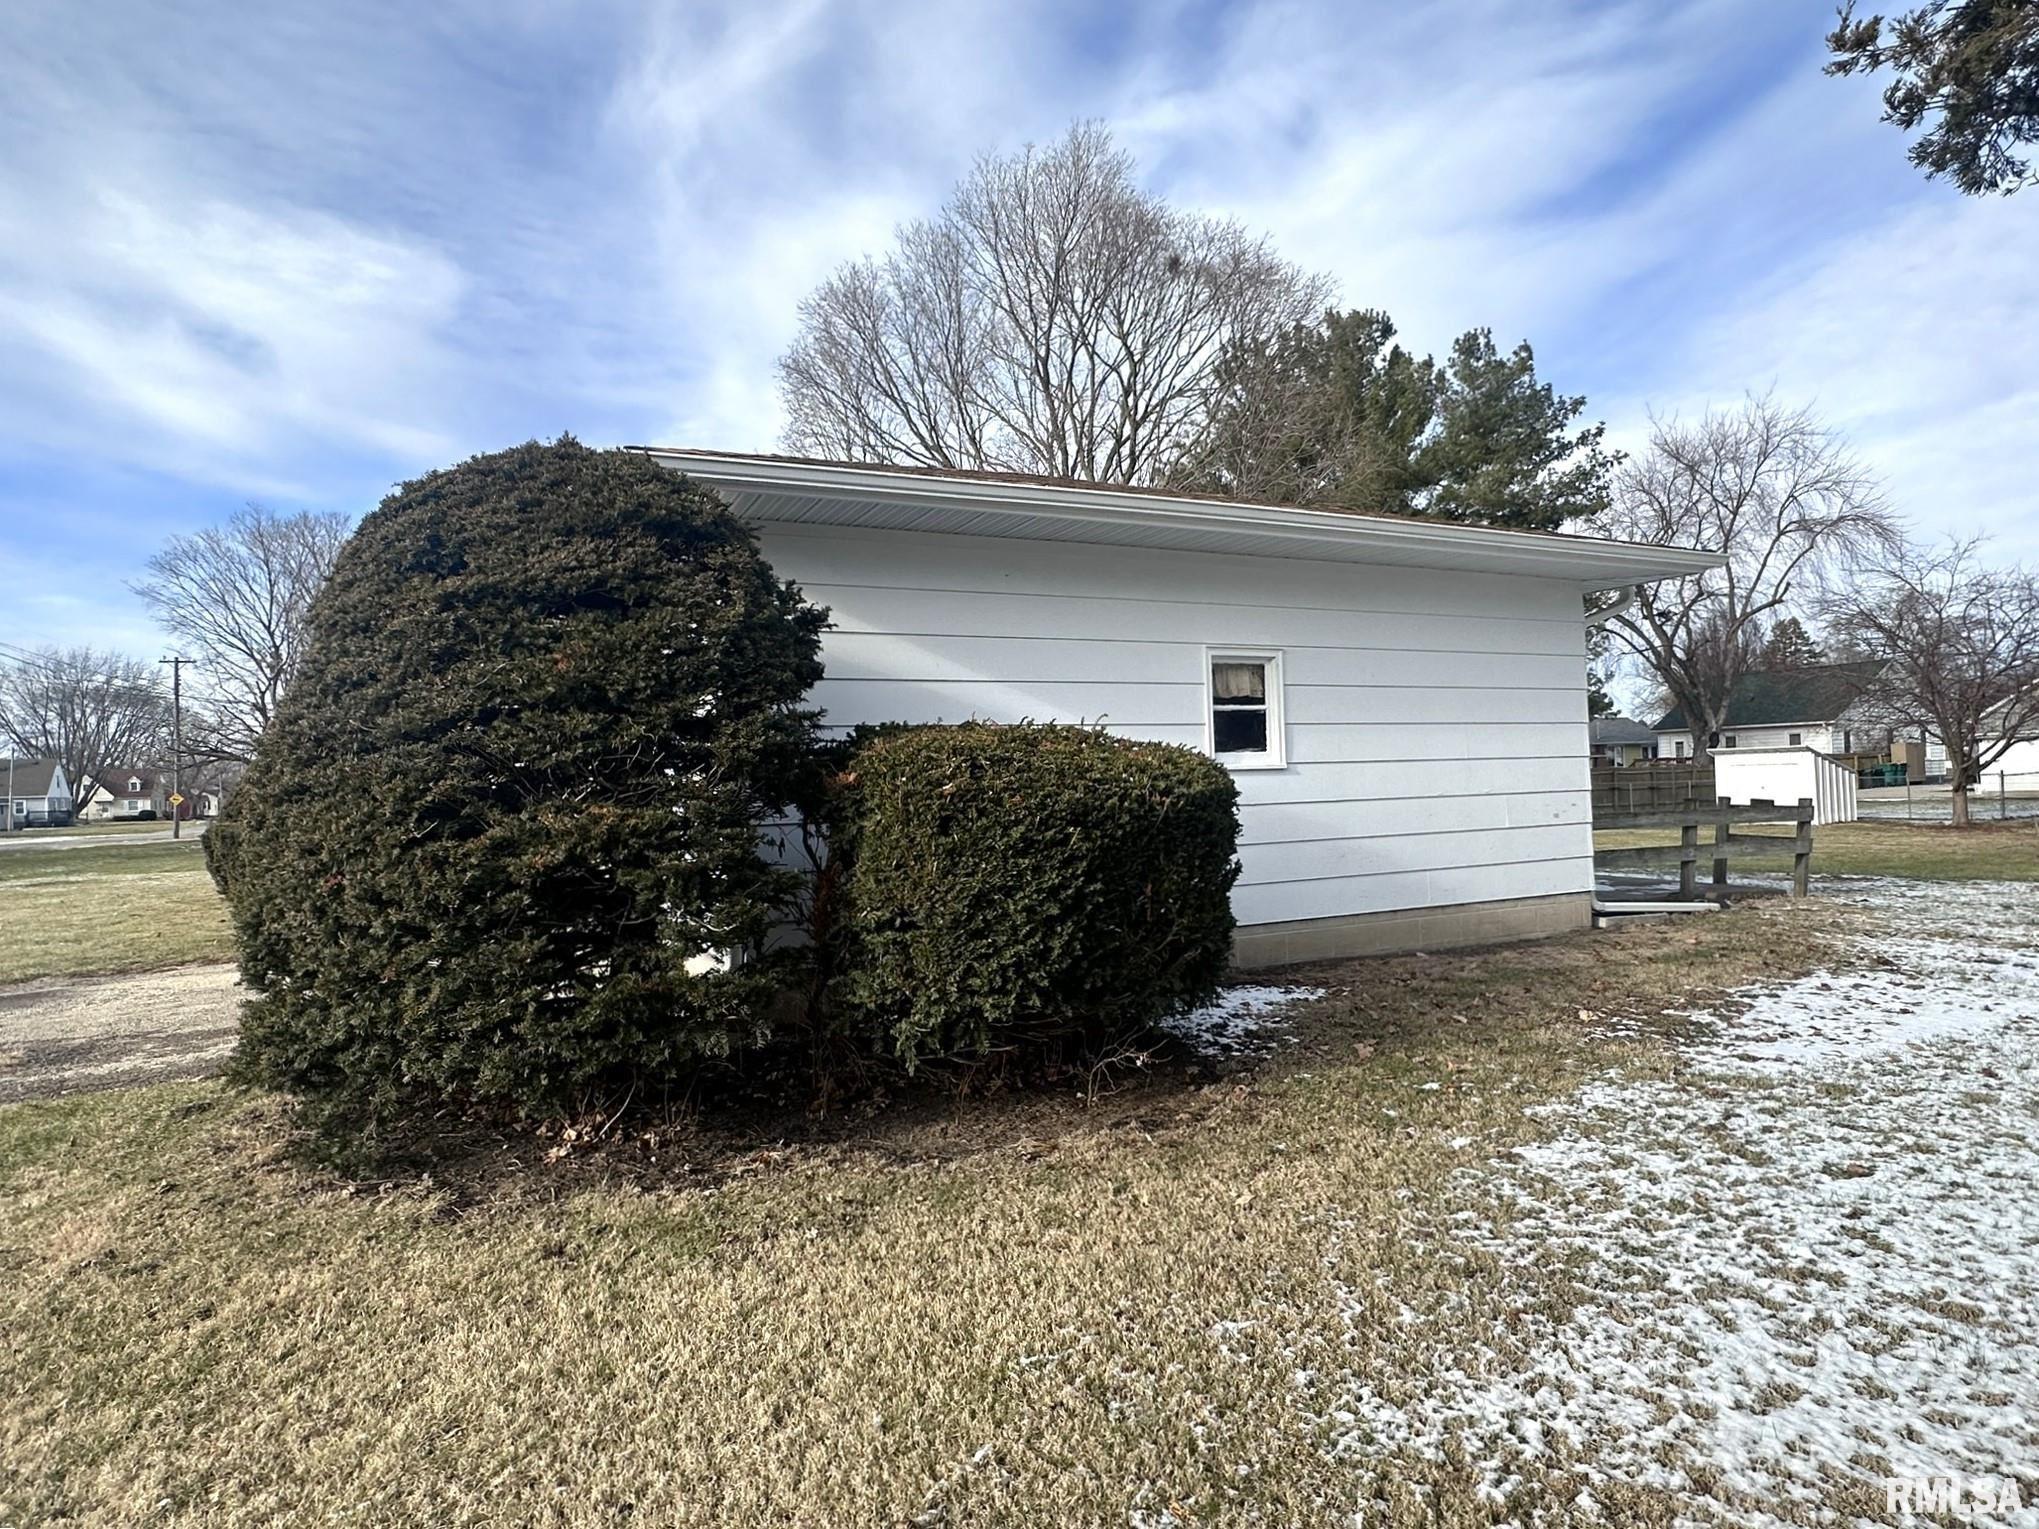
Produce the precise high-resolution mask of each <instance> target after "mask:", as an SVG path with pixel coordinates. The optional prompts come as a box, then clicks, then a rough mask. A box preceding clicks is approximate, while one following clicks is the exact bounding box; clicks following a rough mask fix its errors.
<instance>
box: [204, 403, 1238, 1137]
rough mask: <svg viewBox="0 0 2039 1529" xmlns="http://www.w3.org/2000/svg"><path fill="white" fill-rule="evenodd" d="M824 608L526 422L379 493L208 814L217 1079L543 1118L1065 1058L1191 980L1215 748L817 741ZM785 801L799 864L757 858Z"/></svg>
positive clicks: (1224, 909)
mask: <svg viewBox="0 0 2039 1529" xmlns="http://www.w3.org/2000/svg"><path fill="white" fill-rule="evenodd" d="M826 620H827V613H826V612H825V611H824V610H822V609H820V608H819V607H816V606H814V605H812V604H810V603H808V602H807V601H806V600H805V599H803V598H802V597H801V595H800V592H799V590H798V589H797V588H795V587H794V586H793V585H791V584H789V583H787V582H785V581H783V580H780V579H778V578H777V577H776V576H775V575H774V574H773V573H772V570H771V569H770V567H769V565H768V564H767V563H766V561H765V559H764V557H763V556H762V554H761V552H760V551H759V549H758V546H757V544H756V541H755V538H754V537H753V536H752V534H751V533H750V531H749V530H748V529H747V528H746V527H745V526H744V525H743V524H742V523H741V522H739V521H738V520H736V519H735V518H734V517H733V516H731V515H730V514H729V513H728V512H727V510H726V509H725V508H724V507H723V506H722V505H721V503H720V502H719V501H718V500H717V499H716V498H715V497H714V495H712V494H711V493H709V492H708V491H706V490H705V489H703V488H702V487H700V486H699V485H697V484H694V483H692V482H690V481H689V480H687V479H686V478H684V477H682V476H680V475H679V474H676V473H673V472H671V471H669V470H667V469H664V468H662V467H659V466H658V465H656V464H655V463H653V462H651V461H649V460H648V459H646V458H643V457H640V456H636V455H632V454H625V453H618V452H600V451H593V450H590V449H588V448H586V447H582V446H580V445H579V444H577V443H575V442H572V441H570V440H563V441H561V442H559V443H557V444H554V445H551V446H540V445H537V444H535V443H534V444H531V445H526V446H523V447H519V448H517V449H515V450H512V451H508V452H503V453H499V454H497V455H495V456H491V457H481V458H476V459H475V460H473V461H470V462H468V463H466V464H464V465H462V466H461V467H458V468H454V469H451V470H449V471H445V472H440V473H434V474H432V475H430V476H428V477H426V478H423V479H420V480H418V481H417V482H415V483H411V484H408V485H405V486H404V487H403V488H402V489H400V490H399V491H398V492H396V493H395V494H393V495H391V496H390V498H389V499H387V500H385V501H384V503H383V504H382V506H381V507H380V508H379V509H377V510H376V511H375V512H374V513H373V514H372V515H370V516H369V517H368V518H367V520H365V521H364V522H363V524H362V526H361V528H360V530H359V531H357V532H356V534H355V536H354V538H353V540H352V541H351V542H350V543H349V544H348V546H347V548H346V550H345V552H344V553H343V554H342V556H341V558H340V560H339V564H338V567H337V568H336V569H335V572H334V575H333V578H332V580H331V582H330V584H329V585H328V586H327V588H326V590H325V591H324V593H323V594H322V595H321V596H320V598H319V600H318V602H317V605H316V607H315V610H314V612H313V617H312V634H311V641H310V645H309V651H308V655H307V658H306V660H305V663H304V666H303V668H302V670H301V671H300V674H299V677H298V679H297V680H296V682H295V684H294V685H293V687H292V689H291V691H290V693H289V695H288V697H287V698H286V701H285V704H284V706H283V708H282V711H281V714H280V715H279V717H278V719H277V721H276V723H275V725H274V726H273V727H272V729H271V730H270V732H269V733H268V735H266V736H265V738H264V739H263V741H262V744H261V746H260V749H259V750H258V757H257V758H256V760H255V762H254V764H253V766H252V767H251V769H250V770H249V772H248V775H247V777H246V779H245V780H244V781H243V782H242V783H241V785H240V787H239V789H238V790H237V791H236V793H235V794H234V795H233V797H232V798H230V800H229V802H228V805H227V808H226V810H225V812H224V813H223V814H222V816H221V818H220V820H219V822H218V823H217V824H216V825H215V827H214V828H213V830H212V831H211V832H210V833H209V834H208V835H207V837H206V841H205V842H206V853H207V857H208V860H209V863H210V864H211V866H212V869H213V873H214V875H215V877H216V878H217V879H218V881H219V883H220V885H221V887H222V889H223V890H224V891H225V893H226V895H227V897H228V900H229V904H230V906H231V909H232V912H233V917H234V923H235V929H236V934H237V939H238V944H239V949H240V956H241V969H242V976H243V980H244V981H245V982H246V983H247V985H248V987H249V988H250V989H251V991H252V992H253V993H254V995H255V996H254V998H253V999H252V1000H251V1002H250V1003H249V1005H248V1006H247V1010H246V1013H245V1016H244V1020H243V1029H242V1042H241V1047H240V1050H239V1053H238V1057H237V1069H238V1071H239V1072H240V1074H241V1075H242V1076H243V1077H244V1078H247V1079H249V1080H251V1081H254V1082H257V1083H260V1084H264V1085H268V1086H273V1087H279V1088H284V1089H288V1090H290V1091H292V1092H295V1093H297V1094H300V1095H302V1096H304V1097H305V1098H306V1099H307V1101H308V1102H310V1103H312V1104H313V1105H314V1106H316V1107H317V1108H318V1109H320V1110H321V1111H322V1112H323V1113H324V1114H325V1115H326V1116H327V1118H328V1119H329V1120H330V1121H332V1122H335V1123H345V1122H351V1123H359V1122H374V1121H387V1120H392V1119H395V1118H399V1117H401V1116H402V1115H403V1114H404V1113H406V1112H407V1111H410V1110H413V1109H417V1108H423V1107H431V1108H436V1107H440V1106H442V1105H443V1104H445V1103H447V1102H452V1103H455V1104H471V1105H482V1106H493V1107H498V1108H503V1107H507V1108H510V1109H513V1110H516V1111H520V1112H524V1113H527V1114H559V1113H565V1112H572V1111H575V1110H578V1109H583V1108H588V1107H592V1106H594V1105H597V1104H600V1103H602V1102H605V1101H610V1100H614V1099H616V1098H619V1097H622V1096H624V1095H626V1094H628V1095H631V1096H635V1097H643V1098H655V1097H659V1096H660V1095H662V1094H664V1093H665V1092H667V1091H668V1090H671V1089H673V1088H675V1087H680V1086H685V1085H686V1084H688V1083H690V1082H691V1081H692V1080H694V1079H695V1078H697V1077H698V1076H699V1075H700V1074H701V1073H702V1072H703V1070H704V1069H716V1068H723V1067H728V1066H735V1065H741V1064H742V1063H743V1061H744V1059H745V1058H746V1057H748V1056H751V1055H754V1054H757V1053H760V1052H762V1051H766V1050H769V1049H771V1048H775V1047H779V1048H784V1047H791V1046H801V1047H803V1048H804V1049H805V1051H806V1053H807V1054H808V1055H809V1056H810V1057H812V1058H814V1059H816V1060H817V1061H818V1062H819V1063H820V1064H821V1065H822V1066H823V1067H824V1068H830V1067H840V1066H855V1067H859V1068H862V1067H869V1066H873V1065H877V1066H884V1067H898V1068H906V1069H912V1068H917V1067H921V1066H924V1065H928V1064H933V1063H944V1064H948V1063H964V1064H970V1065H981V1064H984V1063H986V1062H991V1061H999V1060H1010V1059H1029V1058H1040V1057H1049V1056H1056V1055H1067V1054H1073V1053H1079V1052H1082V1051H1085V1050H1087V1049H1090V1048H1093V1047H1095V1046H1097V1045H1099V1044H1102V1043H1103V1042H1105V1041H1107V1040H1110V1039H1113V1038H1116V1037H1120V1036H1127V1035H1136V1034H1138V1033H1140V1032H1142V1031H1144V1030H1146V1029H1148V1028H1150V1027H1151V1026H1152V1025H1153V1024H1154V1022H1155V1021H1157V1020H1159V1019H1160V1018H1162V1017H1164V1016H1166V1015H1167V1014H1169V1013H1171V1012H1174V1011H1176V1010H1178V1009H1181V1008H1184V1007H1188V1006H1193V1005H1195V1004H1196V1003H1199V1002H1202V1001H1204V1000H1206V999H1207V998H1208V997H1209V996H1210V995H1211V994H1212V992H1213V991H1214V990H1215V988H1216V985H1217V982H1218V979H1219V977H1220V975H1221V974H1222V972H1223V970H1224V967H1225V964H1226V960H1227V958H1228V955H1229V950H1230V941H1231V934H1232V916H1231V911H1230V899H1229V894H1230V890H1231V886H1232V882H1233V880H1234V878H1235V877H1236V875H1237V867H1236V865H1235V863H1234V853H1235V847H1236V841H1237V837H1238V823H1237V815H1236V805H1235V801H1236V793H1235V791H1234V788H1233V786H1232V782H1231V780H1230V777H1229V776H1228V775H1227V773H1226V772H1225V771H1224V770H1223V769H1221V768H1220V767H1219V766H1217V765H1216V764H1214V763H1213V762H1211V761H1210V760H1208V759H1206V758H1204V757H1203V756H1201V755H1199V754H1196V753H1194V752H1192V751H1190V750H1186V749H1180V748H1173V747H1168V746H1163V745H1157V744H1148V743H1137V742H1128V741H1124V740H1116V739H1112V738H1109V737H1106V736H1104V735H1103V734H1101V733H1098V732H1095V731H1091V730H1086V729H1080V728H1070V727H1056V726H1025V727H997V726H991V725H988V724H973V725H968V726H962V727H954V728H918V729H883V730H878V731H877V732H876V733H875V734H873V735H868V736H860V737H859V738H857V739H855V740H852V741H850V742H847V743H844V742H836V743H825V742H823V741H822V739H821V738H820V736H819V733H818V730H817V718H816V714H815V713H814V712H813V711H812V710H811V709H810V708H808V707H806V706H805V705H804V704H803V703H804V697H805V695H806V693H807V692H808V690H809V689H810V688H811V687H812V685H813V684H814V682H815V681H816V680H817V679H818V678H819V677H820V674H821V665H820V659H819V647H820V634H821V631H822V628H823V627H824V625H825V624H826ZM789 805H794V806H798V807H799V808H801V809H802V810H804V811H805V812H806V813H807V814H808V816H809V818H810V819H811V821H812V822H813V823H815V824H816V825H817V826H818V827H819V828H820V829H821V830H822V831H823V832H824V833H825V835H826V838H827V842H828V845H829V849H828V852H827V854H826V856H825V860H824V863H823V864H822V865H821V866H820V867H819V868H818V869H817V870H816V871H815V872H813V873H807V872H803V871H801V870H798V869H795V868H792V867H789V866H786V865H783V864H774V863H772V862H771V861H770V860H769V859H768V858H767V857H765V856H763V855H760V854H759V852H758V846H759V843H760V839H761V835H762V832H763V827H764V825H765V824H766V823H767V822H768V821H770V820H772V819H773V818H775V817H777V816H780V815H782V814H783V812H784V811H785V810H786V808H787V807H788V806H789ZM802 910H805V911H804V915H803V912H802ZM803 921H804V922H805V923H806V924H807V925H808V929H809V933H810V935H811V940H810V941H809V942H808V943H806V944H804V945H802V944H797V943H789V942H788V941H787V940H785V939H784V937H783V936H784V932H785V930H786V928H787V926H788V924H789V923H792V924H794V925H798V924H799V923H801V922H803ZM732 952H733V953H735V956H736V959H735V960H734V961H731V960H730V959H728V957H729V954H730V953H732ZM824 1081H825V1080H824Z"/></svg>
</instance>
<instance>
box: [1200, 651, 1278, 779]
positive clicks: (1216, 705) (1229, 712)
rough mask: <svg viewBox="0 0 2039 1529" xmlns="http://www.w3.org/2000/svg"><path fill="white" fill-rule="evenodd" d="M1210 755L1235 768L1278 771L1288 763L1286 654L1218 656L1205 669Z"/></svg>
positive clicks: (1218, 653)
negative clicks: (1283, 677) (1284, 704)
mask: <svg viewBox="0 0 2039 1529" xmlns="http://www.w3.org/2000/svg"><path fill="white" fill-rule="evenodd" d="M1204 680H1205V684H1206V686H1207V687H1208V691H1209V696H1208V699H1209V705H1208V708H1207V711H1208V715H1209V718H1210V721H1209V724H1208V726H1209V738H1208V742H1209V745H1210V752H1211V753H1212V754H1213V755H1214V756H1215V757H1216V758H1217V759H1218V761H1219V762H1220V763H1221V764H1225V765H1229V766H1230V767H1231V768H1233V769H1235V770H1241V769H1244V770H1254V769H1261V770H1278V769H1281V768H1282V767H1283V765H1285V764H1286V763H1287V750H1286V748H1285V747H1284V736H1283V726H1282V695H1281V655H1280V654H1279V653H1221V652H1215V651H1214V652H1212V653H1211V654H1210V655H1209V659H1208V662H1207V663H1206V665H1205V670H1204Z"/></svg>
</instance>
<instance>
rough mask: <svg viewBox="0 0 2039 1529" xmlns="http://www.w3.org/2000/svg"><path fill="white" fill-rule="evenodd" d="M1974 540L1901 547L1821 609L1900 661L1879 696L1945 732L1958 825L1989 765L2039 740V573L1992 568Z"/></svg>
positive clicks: (1920, 723)
mask: <svg viewBox="0 0 2039 1529" xmlns="http://www.w3.org/2000/svg"><path fill="white" fill-rule="evenodd" d="M1976 547H1977V544H1976V543H1975V542H1973V541H1966V542H1954V543H1952V544H1950V545H1949V546H1948V547H1947V548H1946V549H1945V550H1943V551H1941V552H1938V553H1934V552H1930V551H1928V550H1925V549H1921V548H1913V547H1901V548H1896V549H1893V551H1892V553H1891V555H1890V556H1888V557H1886V558H1883V559H1880V560H1879V561H1878V562H1877V564H1876V565H1875V566H1874V567H1873V568H1870V569H1868V570H1866V571H1865V572H1864V574H1863V576H1862V577H1861V578H1860V580H1859V581H1858V582H1857V583H1855V584H1854V585H1853V586H1852V587H1850V588H1848V589H1845V590H1840V591H1837V592H1835V593H1834V594H1832V595H1830V596H1829V597H1828V598H1827V599H1826V601H1825V602H1824V604H1823V607H1822V608H1823V610H1824V612H1825V615H1826V618H1827V621H1828V623H1829V624H1830V625H1831V626H1832V627H1833V629H1834V631H1835V632H1836V633H1837V634H1838V635H1840V636H1842V637H1844V638H1845V639H1847V640H1849V641H1851V642H1854V643H1856V644H1858V645H1860V646H1861V647H1862V648H1864V649H1865V650H1867V651H1868V652H1870V653H1872V654H1874V655H1875V656H1877V657H1878V658H1888V659H1889V660H1890V663H1889V665H1888V666H1887V667H1886V668H1885V670H1884V671H1883V676H1882V678H1881V679H1880V680H1878V682H1877V684H1876V686H1875V688H1874V690H1873V691H1872V692H1871V696H1870V699H1871V700H1872V702H1873V703H1874V704H1876V705H1877V706H1878V707H1879V708H1880V709H1881V710H1883V711H1884V712H1886V713H1887V714H1888V716H1889V717H1890V719H1891V720H1892V721H1893V722H1895V723H1902V724H1906V725H1909V726H1915V727H1923V728H1927V729H1929V730H1930V731H1931V732H1932V733H1933V734H1934V735H1935V736H1937V737H1939V738H1940V739H1941V740H1942V741H1944V742H1945V744H1946V746H1947V773H1948V778H1949V781H1950V784H1951V785H1952V787H1953V793H1954V803H1953V818H1954V822H1955V823H1956V824H1957V825H1958V824H1966V823H1967V822H1968V791H1969V788H1970V787H1971V786H1973V785H1975V784H1976V783H1977V782H1978V781H1979V780H1981V778H1982V775H1983V772H1984V771H1986V770H1987V769H1989V767H1990V766H1991V765H1993V764H1995V763H1996V762H1997V761H1998V760H1999V759H2001V758H2002V757H2003V756H2004V755H2005V754H2006V753H2008V752H2009V751H2010V749H2011V747H2012V746H2013V745H2014V744H2017V743H2020V742H2025V741H2028V740H2033V739H2039V574H2033V573H2031V572H2029V571H2027V570H2025V569H2022V568H1989V567H1986V566H1984V565H1983V564H1982V563H1981V562H1980V560H1979V559H1978V558H1977V556H1976Z"/></svg>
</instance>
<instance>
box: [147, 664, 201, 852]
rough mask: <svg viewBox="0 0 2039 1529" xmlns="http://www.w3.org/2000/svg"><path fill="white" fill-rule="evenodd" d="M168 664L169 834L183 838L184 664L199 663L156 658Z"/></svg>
mask: <svg viewBox="0 0 2039 1529" xmlns="http://www.w3.org/2000/svg"><path fill="white" fill-rule="evenodd" d="M156 662H157V663H159V664H168V665H169V666H170V837H171V838H173V839H181V838H183V837H184V666H185V665H186V664H195V663H197V662H198V660H197V659H195V658H182V657H179V656H177V655H175V654H172V655H171V656H170V657H169V658H159V659H157V660H156Z"/></svg>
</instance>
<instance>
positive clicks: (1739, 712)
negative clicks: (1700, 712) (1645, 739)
mask: <svg viewBox="0 0 2039 1529" xmlns="http://www.w3.org/2000/svg"><path fill="white" fill-rule="evenodd" d="M1883 667H1884V660H1882V659H1880V658H1872V659H1869V660H1867V661H1865V662H1862V663H1853V664H1813V665H1809V666H1808V667H1806V668H1803V669H1778V670H1766V671H1764V672H1762V673H1757V674H1745V675H1743V676H1742V678H1741V683H1739V684H1738V685H1736V686H1735V689H1734V694H1733V695H1732V696H1730V697H1729V698H1728V703H1727V718H1726V720H1725V721H1723V722H1722V723H1721V726H1722V727H1776V726H1778V725H1780V724H1783V723H1787V722H1807V723H1813V722H1833V721H1836V720H1838V719H1839V718H1840V716H1841V714H1842V713H1843V712H1845V711H1847V710H1848V708H1849V707H1850V706H1852V705H1854V704H1855V702H1857V701H1858V700H1860V699H1861V698H1862V692H1863V691H1865V690H1867V689H1868V688H1869V685H1870V683H1871V682H1872V681H1874V680H1875V678H1876V676H1877V675H1879V674H1881V673H1882V672H1883ZM1656 731H1657V732H1660V733H1687V732H1690V731H1692V724H1691V723H1689V722H1687V721H1686V720H1685V711H1684V708H1683V707H1676V706H1674V707H1673V708H1671V710H1670V711H1668V712H1666V713H1665V714H1664V716H1663V717H1662V718H1661V719H1659V721H1658V722H1657V725H1656Z"/></svg>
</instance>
